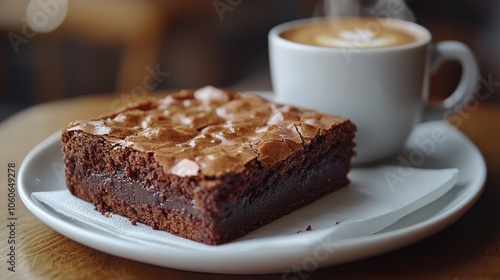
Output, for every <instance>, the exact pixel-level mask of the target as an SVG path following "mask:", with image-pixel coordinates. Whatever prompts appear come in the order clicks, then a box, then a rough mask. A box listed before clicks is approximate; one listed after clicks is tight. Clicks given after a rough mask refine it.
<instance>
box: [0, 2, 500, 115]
mask: <svg viewBox="0 0 500 280" xmlns="http://www.w3.org/2000/svg"><path fill="white" fill-rule="evenodd" d="M7 1H10V0H0V120H3V119H5V118H6V117H8V116H10V115H12V114H13V113H15V112H17V111H19V110H21V109H22V108H25V107H28V106H30V105H33V104H37V103H40V102H47V101H51V100H56V99H61V98H68V97H73V96H81V95H96V94H109V93H111V92H124V93H134V91H136V92H135V93H134V94H139V92H137V90H139V89H144V88H146V90H171V89H180V88H196V87H201V86H205V85H208V84H210V85H214V86H219V87H227V88H234V89H251V90H270V89H271V82H270V77H269V69H268V67H269V66H268V61H267V32H268V31H269V29H270V28H271V27H272V26H274V25H276V24H278V23H281V22H284V21H289V20H293V19H298V18H303V17H309V16H312V15H314V10H315V7H316V5H317V1H311V0H274V1H265V0H214V1H213V0H211V1H205V0H190V1H183V0H170V1H155V0H148V1H147V0H117V1H110V0H108V1H99V0H92V1H91V0H72V1H70V4H69V5H70V6H69V8H68V14H67V16H66V19H65V20H64V22H63V23H62V24H61V26H60V27H59V28H58V29H56V30H55V31H53V32H51V33H30V34H34V35H30V36H31V37H30V38H26V37H24V38H25V39H26V40H25V41H23V43H20V44H18V45H17V47H15V46H13V44H12V34H16V35H19V36H23V28H26V26H25V21H23V18H22V13H21V14H19V15H18V16H15V15H13V13H14V12H13V10H12V11H11V10H9V9H11V6H10V5H6V3H7ZM27 1H28V0H24V1H23V0H19V2H18V3H19V5H20V6H22V5H26V2H27ZM54 1H55V0H54ZM360 1H362V2H365V4H368V5H369V4H370V2H373V1H375V0H365V1H363V0H360ZM104 2H107V4H106V5H105V6H102V5H103V4H102V3H104ZM165 2H166V3H165ZM406 3H407V5H408V6H409V7H410V8H411V10H412V11H413V13H414V14H415V17H416V21H417V22H418V23H420V24H422V25H424V26H426V27H427V28H428V29H430V30H431V32H432V33H433V36H434V41H443V40H458V41H462V42H464V43H466V44H468V45H469V46H470V47H471V49H472V50H473V52H474V53H475V54H476V56H477V58H478V61H479V64H480V68H481V77H482V78H483V79H484V80H489V81H500V63H499V60H500V57H499V56H498V50H499V49H500V17H499V15H500V3H499V1H493V0H479V1H477V0H441V1H431V0H411V1H407V2H406ZM113 5H116V7H113ZM127 5H129V6H131V8H128V6H127ZM134 5H136V6H134ZM137 5H139V6H137ZM141 5H142V6H141ZM84 8H85V9H84ZM218 9H219V10H218ZM21 10H22V9H21ZM7 15H8V16H9V18H10V19H8V18H7ZM2 17H3V18H2ZM24 32H26V29H24ZM9 34H10V35H9ZM9 36H11V37H9ZM9 38H10V39H9ZM16 48H17V49H16ZM156 70H159V71H160V72H161V73H162V75H163V76H160V77H161V79H158V80H156V82H157V83H155V84H153V85H154V86H152V85H151V84H150V85H149V86H145V85H144V84H143V80H144V77H145V76H147V75H151V74H150V73H151V72H152V71H156ZM460 71H461V70H460V67H459V65H458V64H456V63H453V62H450V63H446V64H445V65H444V66H443V67H442V68H441V69H440V70H439V71H438V73H437V74H436V76H435V77H434V78H433V80H432V82H431V95H432V98H436V99H440V98H444V97H445V96H446V95H447V94H449V93H450V92H451V91H452V90H453V89H454V87H455V86H456V82H457V81H458V79H459V75H460ZM151 81H153V80H151ZM141 86H142V88H141ZM138 87H139V88H138ZM499 99H500V98H499V94H498V93H497V92H493V94H492V95H491V96H488V98H487V100H483V102H492V103H494V102H498V100H499Z"/></svg>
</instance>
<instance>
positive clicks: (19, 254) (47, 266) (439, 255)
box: [0, 95, 500, 280]
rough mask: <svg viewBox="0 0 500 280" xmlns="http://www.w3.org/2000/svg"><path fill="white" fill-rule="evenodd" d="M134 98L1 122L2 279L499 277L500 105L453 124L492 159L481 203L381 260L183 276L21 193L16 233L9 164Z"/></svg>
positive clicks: (45, 107)
mask: <svg viewBox="0 0 500 280" xmlns="http://www.w3.org/2000/svg"><path fill="white" fill-rule="evenodd" d="M131 99H132V100H131ZM133 99H134V98H133V97H131V96H127V95H106V96H91V97H81V98H76V99H68V100H62V101H56V102H50V103H45V104H40V105H36V106H34V107H31V108H28V109H26V110H24V111H22V112H20V113H18V114H16V115H14V116H12V117H11V118H9V119H7V120H6V121H4V122H3V123H1V124H0V143H1V146H0V147H1V148H0V166H1V167H0V169H1V170H0V186H1V188H0V189H1V193H0V197H1V198H0V200H1V203H0V205H1V206H0V207H1V208H2V209H0V214H1V226H0V227H1V237H0V252H1V253H0V255H1V257H0V260H1V261H0V268H1V270H0V279H23V280H25V279H159V278H162V279H163V278H164V279H334V278H335V279H344V278H356V279H359V278H361V279H363V278H370V279H372V278H378V279H380V278H382V279H402V278H404V279H500V126H499V124H498V123H499V120H500V107H495V106H493V105H491V104H487V103H483V102H481V103H475V104H471V106H469V107H468V109H466V110H465V111H463V112H462V115H461V116H460V118H456V119H455V121H454V122H453V124H454V125H456V126H457V127H458V128H459V129H460V130H462V131H463V132H464V133H465V134H466V135H467V136H468V137H469V138H470V139H471V140H472V141H473V142H474V143H475V144H476V145H477V146H478V148H479V149H480V150H481V151H482V153H483V155H484V157H485V159H486V162H487V166H488V177H487V182H486V187H485V191H484V193H483V195H482V196H481V198H480V199H479V200H478V202H477V203H476V204H475V205H474V206H473V207H472V209H471V210H470V211H469V212H467V213H466V214H465V216H463V217H462V218H460V219H459V220H458V221H457V222H456V223H454V224H453V225H451V226H450V227H448V228H447V229H445V230H443V231H441V232H440V233H438V234H436V235H434V236H432V237H430V238H427V239H425V240H423V241H420V242H417V243H415V244H413V245H410V246H408V247H405V248H402V249H399V250H397V251H394V252H390V253H387V254H383V255H380V256H376V257H371V258H368V259H364V260H360V261H356V262H352V263H348V264H343V265H338V266H333V267H328V268H323V269H319V270H317V271H314V272H313V273H311V274H296V275H281V274H273V275H259V276H255V275H254V276H250V275H248V276H241V275H215V274H204V273H196V272H187V271H180V270H175V269H169V268H163V267H158V266H153V265H149V264H144V263H140V262H136V261H131V260H127V259H124V258H120V257H115V256H112V255H109V254H106V253H103V252H100V251H97V250H94V249H91V248H89V247H86V246H83V245H80V244H79V243H77V242H75V241H72V240H70V239H68V238H66V237H64V236H62V235H60V234H58V233H57V232H55V231H54V230H52V229H51V228H49V227H48V226H46V225H45V224H43V223H42V222H41V221H39V220H38V219H37V218H35V216H33V215H32V214H31V213H30V212H29V211H28V210H27V209H26V208H25V206H24V205H23V203H22V201H21V200H20V198H19V196H18V195H17V196H16V201H15V217H16V218H17V220H16V227H15V230H14V231H13V232H11V231H10V229H9V228H8V225H9V223H8V222H9V220H8V219H7V214H8V213H7V210H8V209H7V208H8V206H7V205H8V175H7V173H8V165H9V163H14V164H15V167H14V169H15V172H18V171H19V167H20V165H21V163H22V161H23V159H24V157H25V155H26V154H27V153H28V152H29V151H30V150H31V149H32V148H33V147H34V146H35V145H36V144H38V143H39V142H40V141H41V140H43V139H45V138H46V137H48V136H49V135H51V134H52V133H54V132H55V131H57V130H58V129H60V128H61V127H62V126H64V125H65V124H67V123H68V122H70V121H73V120H76V119H82V118H87V117H90V116H95V115H98V114H101V113H106V112H108V111H111V110H114V109H116V108H117V107H120V106H123V105H124V104H125V103H126V102H128V101H135V100H133ZM472 105H474V106H472ZM476 105H477V106H476ZM457 152H460V151H457ZM12 234H14V237H13V238H15V241H16V244H15V250H14V252H15V272H12V271H9V267H11V266H10V264H9V263H8V261H9V259H10V257H9V256H8V254H10V253H11V250H10V246H11V244H9V240H11V239H12V238H10V239H9V237H10V236H11V235H12Z"/></svg>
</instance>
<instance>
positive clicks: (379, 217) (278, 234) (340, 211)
mask: <svg viewBox="0 0 500 280" xmlns="http://www.w3.org/2000/svg"><path fill="white" fill-rule="evenodd" d="M458 173H459V172H458V170H457V169H454V168H450V169H416V168H410V167H402V166H378V167H373V168H355V169H353V170H352V171H351V172H350V173H349V178H350V180H351V183H350V185H349V186H348V187H346V188H343V189H341V190H338V191H336V192H333V193H331V194H328V195H326V196H325V197H323V198H321V199H319V200H317V201H316V202H314V203H312V204H310V205H308V206H306V207H303V208H301V209H299V210H297V211H295V212H293V213H291V214H289V215H286V216H284V217H282V218H281V219H279V220H277V221H274V222H272V223H270V224H268V225H265V226H263V227H261V228H259V229H257V230H255V231H253V232H251V233H249V234H247V235H246V236H244V237H242V238H240V239H238V240H235V241H233V242H230V243H228V244H224V245H219V246H210V245H206V244H202V243H198V242H194V241H191V240H188V239H184V238H181V237H178V236H175V235H172V234H169V233H167V232H163V231H158V230H153V229H151V227H149V226H147V225H143V224H139V223H138V224H137V225H136V226H134V225H132V224H131V223H130V221H129V219H128V218H125V217H122V216H119V215H116V214H111V215H106V216H105V215H102V214H101V213H100V212H98V211H95V210H94V206H93V205H92V204H91V203H88V202H86V201H83V200H81V199H79V198H77V197H75V196H73V195H71V194H70V192H69V191H67V190H61V191H50V192H35V193H32V198H33V199H34V200H37V201H39V202H42V203H44V204H46V205H47V206H49V207H50V208H52V209H53V210H55V211H56V212H57V213H60V214H62V215H64V216H66V217H69V218H71V219H73V220H77V221H80V222H82V223H84V224H86V225H89V226H91V227H92V228H94V229H96V230H100V231H104V232H106V233H109V234H112V235H115V236H116V237H119V238H123V239H126V240H130V241H133V242H138V243H142V244H147V245H151V246H162V245H167V246H176V247H184V248H189V249H198V250H215V251H217V250H248V249H250V248H253V249H255V248H257V247H280V246H290V244H293V245H294V246H301V245H305V246H306V245H310V244H312V243H316V242H319V241H320V240H323V239H325V238H327V239H328V241H329V242H335V240H341V239H344V238H353V237H359V236H367V235H372V234H375V233H377V232H379V231H381V230H382V229H384V228H386V227H387V226H389V225H391V224H393V223H395V222H397V221H398V220H399V219H401V218H402V217H404V216H405V215H407V214H409V213H411V212H413V211H415V210H417V209H419V208H421V207H423V206H425V205H427V204H429V203H431V202H432V201H434V200H436V199H438V198H439V197H441V196H442V195H443V194H445V193H446V192H448V191H449V190H450V189H451V188H452V187H453V186H454V185H455V184H456V182H457V180H458ZM309 226H310V229H309V230H307V228H308V227H309Z"/></svg>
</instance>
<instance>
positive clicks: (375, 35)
mask: <svg viewBox="0 0 500 280" xmlns="http://www.w3.org/2000/svg"><path fill="white" fill-rule="evenodd" d="M281 36H282V37H283V38H285V39H288V40H291V41H294V42H297V43H302V44H308V45H316V46H323V47H334V48H383V47H391V46H398V45H406V44H411V43H414V42H417V41H419V40H421V38H420V37H419V36H418V34H416V33H415V32H414V31H413V30H411V29H410V28H406V29H405V28H404V27H401V26H399V25H396V24H392V23H390V20H385V21H381V20H380V19H375V18H342V19H333V20H325V21H317V22H311V23H308V24H303V25H300V26H297V27H295V28H293V29H290V30H288V31H285V32H283V33H282V34H281Z"/></svg>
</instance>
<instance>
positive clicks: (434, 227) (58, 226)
mask: <svg viewBox="0 0 500 280" xmlns="http://www.w3.org/2000/svg"><path fill="white" fill-rule="evenodd" d="M423 124H425V125H444V126H445V127H446V129H450V131H452V133H454V134H455V136H456V137H458V138H461V140H465V142H464V143H465V145H467V147H468V148H469V149H470V150H471V151H472V152H473V153H474V154H475V155H476V156H477V157H478V158H477V159H478V160H479V162H480V163H481V164H480V166H476V168H477V169H478V170H480V173H479V174H477V176H475V177H474V178H475V181H476V182H470V183H469V184H468V188H469V189H471V190H472V192H471V193H470V194H469V195H468V196H467V197H465V198H464V199H463V200H462V201H460V202H459V203H458V204H457V205H455V206H454V207H452V208H451V209H448V210H447V211H444V212H443V213H439V214H437V215H433V216H432V217H430V218H429V219H426V220H424V221H421V222H418V223H415V224H411V225H409V226H406V227H403V228H401V229H397V230H392V231H387V232H382V233H380V234H376V235H371V236H364V237H357V238H349V239H344V240H342V241H341V242H338V243H333V244H322V245H321V246H322V248H323V249H327V250H328V249H330V250H336V252H342V251H354V252H355V253H354V254H351V255H350V257H347V258H338V257H336V255H338V254H332V255H330V256H329V258H327V259H325V260H321V261H317V268H319V267H325V266H331V265H337V264H342V263H347V262H351V261H354V260H360V259H364V258H367V257H371V256H375V255H379V254H382V253H387V252H390V251H393V250H396V249H399V248H402V247H405V246H408V245H410V244H413V243H416V242H418V241H420V240H422V239H425V238H427V237H429V236H431V235H433V234H436V233H438V232H439V231H441V230H443V229H444V228H446V227H448V226H450V225H451V224H452V223H454V222H455V221H456V220H458V219H459V218H460V217H461V216H463V215H464V214H465V213H466V212H467V211H468V210H469V209H470V208H471V207H472V206H473V205H474V204H475V203H476V201H477V200H478V199H479V197H480V196H481V194H482V192H483V190H484V185H485V181H486V175H487V168H486V163H485V160H484V157H483V156H482V154H481V152H480V151H479V149H478V148H477V147H476V146H475V145H474V143H472V141H470V139H468V138H467V137H466V136H465V135H464V134H463V133H462V132H461V131H459V130H458V129H457V128H456V127H454V126H452V125H451V124H449V123H447V122H445V121H434V122H427V123H423ZM423 124H419V125H423ZM60 136H61V131H57V132H55V133H53V134H52V135H50V136H49V137H48V138H46V139H44V140H43V141H41V142H40V143H39V144H38V145H36V146H35V147H34V148H33V149H32V150H31V151H30V152H29V153H28V154H27V155H26V157H25V158H24V160H23V162H22V164H21V167H20V169H19V175H18V177H19V180H18V185H17V190H18V193H19V196H20V198H21V200H22V201H23V203H24V205H25V206H26V208H27V209H28V210H29V211H30V212H31V213H32V214H33V215H35V216H36V217H37V218H38V219H39V220H40V221H41V222H43V223H45V224H46V225H47V226H49V227H51V228H52V229H54V230H55V231H57V232H58V233H60V234H62V235H64V236H66V237H68V238H69V239H72V240H74V241H76V242H78V243H81V244H83V245H86V246H88V247H91V248H94V249H97V250H99V251H103V252H106V253H109V254H112V255H115V256H119V257H124V258H127V259H132V260H136V261H139V262H144V263H149V264H153V265H158V266H162V267H169V268H174V269H181V270H187V271H196V272H209V273H231V274H263V273H283V272H286V271H287V268H288V269H290V268H291V267H292V265H293V263H289V265H288V266H286V265H283V264H284V263H286V262H290V261H295V262H297V260H298V261H300V260H304V259H305V258H306V257H307V256H309V255H311V252H312V251H313V250H317V249H318V245H317V244H316V245H315V246H311V247H310V248H308V250H309V253H308V254H306V256H302V257H300V258H298V257H297V254H299V253H298V251H297V249H296V248H293V246H290V247H291V248H289V249H288V252H287V254H289V255H286V254H284V253H283V252H282V251H280V252H278V253H277V254H276V255H275V256H267V258H272V257H283V259H282V260H280V265H274V264H272V263H267V264H266V263H262V261H260V263H262V266H261V267H259V268H256V267H255V266H250V267H247V268H246V269H245V268H242V267H241V264H240V262H241V261H240V260H237V259H235V258H234V257H228V256H225V257H224V256H223V255H221V256H218V258H219V260H214V259H216V258H209V259H208V260H207V263H206V265H204V266H201V267H193V266H192V264H190V263H189V262H185V263H182V262H179V261H175V260H170V259H169V258H162V257H164V256H165V255H164V254H162V251H161V250H154V249H155V248H146V249H151V251H149V252H144V250H142V249H140V248H137V247H138V244H137V243H133V242H130V241H127V240H125V239H119V238H116V237H114V236H111V235H109V236H106V235H105V236H103V232H100V231H98V230H96V229H88V228H86V227H82V226H81V225H79V224H77V223H75V222H69V221H67V220H65V219H62V218H61V217H60V216H59V214H56V213H54V211H53V210H52V209H48V208H49V207H47V206H44V205H41V204H40V203H39V202H37V201H35V200H33V199H32V198H31V192H30V191H29V187H27V186H28V183H27V182H26V180H27V176H28V175H27V174H28V172H29V168H28V167H30V164H32V162H33V160H34V158H36V157H37V156H39V155H40V153H42V152H44V151H47V150H48V149H50V147H52V145H56V144H58V143H57V142H58V141H59V139H60ZM472 184H475V185H474V186H471V185H472ZM424 208H425V207H424ZM85 237H86V238H85ZM395 240H396V241H398V242H394V241H395ZM377 245H378V246H377ZM139 246H144V247H147V246H145V245H139ZM325 246H326V247H325ZM328 246H331V247H330V248H327V247H328ZM382 247H383V248H382ZM163 248H165V247H163ZM366 248H368V249H370V250H368V251H366V252H361V251H363V250H362V249H366ZM169 252H171V253H175V254H179V256H182V257H183V258H188V257H189V252H183V250H181V249H179V248H169ZM204 254H205V255H206V254H208V255H206V256H205V257H207V256H209V255H210V254H213V253H210V252H200V255H201V256H202V257H203V256H204ZM283 255H285V256H283ZM299 255H300V254H299ZM302 255H304V254H302ZM221 257H222V258H221ZM254 257H255V256H254ZM165 260H167V261H166V262H165ZM219 262H225V267H221V266H220V265H219V266H218V265H214V264H217V263H219ZM243 262H244V261H243ZM228 263H234V265H230V264H229V265H228Z"/></svg>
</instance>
